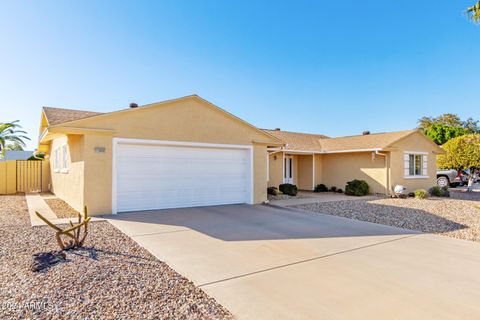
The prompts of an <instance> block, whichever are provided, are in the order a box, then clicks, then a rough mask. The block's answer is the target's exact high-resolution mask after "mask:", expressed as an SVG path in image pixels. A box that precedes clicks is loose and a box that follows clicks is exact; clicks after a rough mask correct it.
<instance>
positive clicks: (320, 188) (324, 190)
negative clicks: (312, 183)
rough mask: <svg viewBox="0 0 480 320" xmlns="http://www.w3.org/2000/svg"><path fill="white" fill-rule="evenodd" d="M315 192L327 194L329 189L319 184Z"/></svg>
mask: <svg viewBox="0 0 480 320" xmlns="http://www.w3.org/2000/svg"><path fill="white" fill-rule="evenodd" d="M313 191H314V192H327V191H328V188H327V186H326V185H324V184H323V183H321V184H317V186H316V187H315V190H313Z"/></svg>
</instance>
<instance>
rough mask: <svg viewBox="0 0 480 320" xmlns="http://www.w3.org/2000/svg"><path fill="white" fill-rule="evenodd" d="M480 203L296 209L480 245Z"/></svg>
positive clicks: (385, 202)
mask: <svg viewBox="0 0 480 320" xmlns="http://www.w3.org/2000/svg"><path fill="white" fill-rule="evenodd" d="M469 197H470V196H469ZM479 200H480V199H479ZM479 204H480V203H479V202H478V201H472V200H461V199H452V198H433V197H432V198H428V199H425V200H420V199H414V198H408V199H390V198H383V199H375V200H362V199H359V200H352V201H335V202H323V203H313V204H307V205H300V206H296V207H297V208H300V209H303V210H307V211H311V212H318V213H325V214H330V215H336V216H340V217H345V218H350V219H356V220H361V221H368V222H373V223H379V224H385V225H389V226H394V227H399V228H405V229H410V230H417V231H422V232H428V233H438V234H442V235H446V236H449V237H453V238H459V239H465V240H471V241H477V242H480V210H478V209H477V208H476V207H475V206H477V205H479Z"/></svg>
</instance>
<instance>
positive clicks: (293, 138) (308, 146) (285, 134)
mask: <svg viewBox="0 0 480 320" xmlns="http://www.w3.org/2000/svg"><path fill="white" fill-rule="evenodd" d="M263 131H265V132H267V133H269V134H271V135H272V136H274V137H276V138H279V139H280V140H282V141H283V142H284V143H285V144H286V146H285V148H286V149H288V150H320V148H321V147H320V140H321V139H328V137H327V136H324V135H323V134H310V133H300V132H290V131H282V130H267V129H264V130H263Z"/></svg>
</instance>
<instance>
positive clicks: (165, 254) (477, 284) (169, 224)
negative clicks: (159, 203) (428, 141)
mask: <svg viewBox="0 0 480 320" xmlns="http://www.w3.org/2000/svg"><path fill="white" fill-rule="evenodd" d="M108 221H109V222H110V223H112V224H113V225H115V226H116V227H118V228H119V229H120V230H122V231H123V232H124V233H126V234H127V235H129V236H130V237H132V238H133V239H134V240H135V241H136V242H137V243H139V244H140V245H142V246H143V247H145V248H147V249H148V250H149V251H150V252H151V253H152V254H154V255H155V256H156V257H158V258H159V259H161V260H163V261H166V262H167V263H168V264H169V265H170V266H171V267H172V268H174V269H175V270H176V271H178V272H180V273H181V274H183V275H185V276H186V277H187V278H189V279H190V280H192V281H193V282H194V283H195V284H196V285H197V286H199V287H201V288H202V289H203V290H205V291H206V292H207V293H208V294H210V295H211V296H212V297H214V298H215V299H217V300H218V301H219V302H220V303H221V304H222V305H224V306H225V307H227V308H228V309H229V310H230V311H231V312H232V313H233V314H234V315H235V316H237V317H238V318H239V319H336V320H337V319H435V320H438V319H480V303H478V302H479V301H480V245H479V244H477V243H474V242H468V241H462V240H456V239H452V238H448V237H442V236H435V235H430V234H421V233H418V232H414V231H409V230H404V229H397V228H393V227H389V226H384V225H378V224H372V223H367V222H361V221H355V220H350V219H345V218H340V217H335V216H329V215H321V214H318V215H317V214H316V215H308V214H304V213H300V212H297V211H295V210H294V209H288V210H287V209H279V208H275V207H271V206H260V205H259V206H249V205H232V206H217V207H203V208H187V209H175V210H158V211H149V212H138V213H126V214H119V215H116V216H109V217H108Z"/></svg>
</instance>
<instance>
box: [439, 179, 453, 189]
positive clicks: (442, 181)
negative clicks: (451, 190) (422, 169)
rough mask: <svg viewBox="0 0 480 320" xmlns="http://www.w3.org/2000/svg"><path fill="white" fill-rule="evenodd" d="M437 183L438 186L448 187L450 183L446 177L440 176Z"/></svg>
mask: <svg viewBox="0 0 480 320" xmlns="http://www.w3.org/2000/svg"><path fill="white" fill-rule="evenodd" d="M437 185H438V186H439V187H440V188H444V187H448V186H449V185H450V181H448V178H447V177H444V176H441V177H438V178H437Z"/></svg>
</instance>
